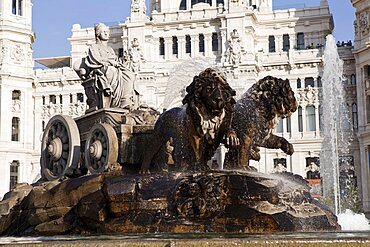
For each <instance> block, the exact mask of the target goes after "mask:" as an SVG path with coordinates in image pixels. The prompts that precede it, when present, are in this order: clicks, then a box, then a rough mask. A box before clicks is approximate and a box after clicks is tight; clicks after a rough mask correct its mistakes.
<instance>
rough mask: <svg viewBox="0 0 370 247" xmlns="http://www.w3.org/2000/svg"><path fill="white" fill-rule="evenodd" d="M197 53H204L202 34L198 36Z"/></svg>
mask: <svg viewBox="0 0 370 247" xmlns="http://www.w3.org/2000/svg"><path fill="white" fill-rule="evenodd" d="M199 52H204V34H202V33H201V34H199Z"/></svg>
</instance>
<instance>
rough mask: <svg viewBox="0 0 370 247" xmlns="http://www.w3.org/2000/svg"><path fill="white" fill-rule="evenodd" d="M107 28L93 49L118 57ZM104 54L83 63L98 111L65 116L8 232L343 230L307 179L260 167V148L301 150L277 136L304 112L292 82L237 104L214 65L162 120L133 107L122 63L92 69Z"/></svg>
mask: <svg viewBox="0 0 370 247" xmlns="http://www.w3.org/2000/svg"><path fill="white" fill-rule="evenodd" d="M99 25H100V26H98V27H97V28H96V36H97V43H96V44H95V45H94V46H92V48H91V49H95V48H96V49H98V48H99V49H105V50H107V51H110V50H111V49H110V48H109V47H107V46H106V45H107V43H104V42H99V40H98V39H99V37H100V38H101V39H102V40H103V41H106V40H107V36H108V35H107V34H109V33H108V32H106V31H107V30H106V28H105V27H104V25H102V24H99ZM104 30H105V31H104ZM99 35H100V36H99ZM97 46H100V47H98V48H97ZM92 55H94V50H92V51H91V52H89V55H88V57H86V58H83V59H82V60H81V61H78V62H77V64H75V66H74V68H75V69H76V71H77V72H78V74H79V76H80V77H81V79H82V80H83V82H82V85H83V86H84V88H85V91H86V95H87V96H88V101H87V103H88V105H89V109H88V110H87V111H86V114H85V115H84V116H81V117H79V118H76V119H72V118H71V117H68V116H63V115H56V116H54V117H53V118H52V119H51V120H50V121H49V123H48V124H47V126H46V129H45V131H44V134H43V137H42V150H41V151H42V152H41V165H42V169H41V173H42V178H41V179H40V180H39V181H38V182H36V183H35V184H32V185H27V184H21V185H19V186H17V187H16V188H15V189H14V190H12V191H10V192H9V193H7V194H6V195H5V196H4V199H3V201H2V202H0V215H1V217H0V234H1V235H7V236H24V235H33V236H35V235H36V236H45V235H51V236H55V235H104V234H105V235H112V234H138V233H140V234H148V233H171V234H175V233H176V234H178V233H225V234H226V233H228V234H231V233H233V234H234V233H261V232H263V233H266V232H268V233H277V232H304V231H316V232H321V231H337V230H339V229H340V226H339V225H338V223H337V218H336V217H335V215H334V214H333V213H332V212H331V211H330V210H329V209H328V208H327V207H326V206H325V205H323V204H321V203H320V202H319V201H317V200H315V199H313V198H312V197H311V194H310V192H309V190H310V188H309V186H308V185H307V183H306V182H305V180H304V179H303V178H302V177H300V176H297V175H293V174H290V173H283V174H274V175H268V174H263V173H259V172H256V171H254V170H252V169H248V160H249V159H258V158H259V153H258V151H259V147H260V146H264V147H267V148H279V149H282V150H283V151H285V152H286V153H287V154H292V153H293V152H294V149H293V146H292V144H290V143H289V142H288V141H287V140H286V139H284V138H281V137H278V136H274V135H270V133H271V130H272V128H273V125H274V122H275V121H274V119H276V118H278V117H279V116H282V115H287V116H289V115H290V114H291V113H292V112H294V111H295V110H296V109H297V102H296V99H295V97H294V92H293V91H292V90H291V88H290V85H289V81H288V80H282V79H279V78H275V77H272V76H267V77H265V78H263V79H261V80H259V81H258V82H257V83H256V84H255V85H253V86H252V87H251V90H249V91H248V92H247V93H246V94H245V95H244V96H243V98H242V99H241V100H240V101H239V102H238V103H237V102H236V101H235V99H234V97H235V95H236V92H235V91H234V90H233V89H232V88H231V87H230V85H229V84H228V82H227V80H226V77H225V76H224V75H223V74H222V73H220V72H219V71H218V70H217V69H214V68H207V69H205V70H204V71H201V72H200V73H199V74H197V75H195V76H194V77H193V78H192V81H191V80H189V82H188V83H189V84H187V85H188V86H187V87H186V89H185V90H186V93H185V95H184V98H183V99H182V106H181V107H175V108H172V109H170V110H168V111H166V112H164V113H163V114H161V116H159V118H158V119H157V121H156V122H155V121H154V120H155V117H156V111H154V110H150V109H149V110H148V109H146V108H145V109H141V108H140V107H138V105H139V104H135V102H130V101H131V100H133V99H134V97H126V96H125V93H127V90H126V89H124V88H123V87H122V85H120V83H118V82H119V81H118V80H117V81H115V79H114V78H121V79H125V80H126V81H125V82H126V83H127V85H126V86H127V88H130V87H129V86H130V85H129V84H130V83H129V82H130V81H131V80H132V79H134V77H133V76H132V73H130V72H128V71H127V68H125V67H124V65H123V64H120V63H117V61H116V60H113V61H110V64H108V65H107V64H105V66H104V67H103V69H102V66H101V64H93V65H94V66H92V61H93V62H96V63H98V60H97V59H94V58H93V57H90V56H92ZM90 60H91V61H90ZM106 67H107V68H106ZM108 72H109V73H108ZM113 75H115V76H113ZM127 104H128V105H127ZM234 105H235V107H234ZM250 106H253V107H250ZM253 110H254V111H255V112H256V114H251V116H253V117H252V118H248V117H247V116H249V114H250V111H253ZM233 118H234V120H235V121H234V120H233ZM154 122H155V126H154V128H153V123H154ZM256 124H258V125H256ZM236 129H238V130H237V131H236ZM241 139H243V142H241V143H242V144H243V145H240V146H241V148H239V145H238V144H239V140H241ZM220 144H224V145H226V146H227V147H229V148H230V149H234V151H235V152H231V153H233V154H229V156H230V160H236V163H233V164H231V165H230V166H229V168H231V169H230V170H217V169H211V168H210V167H209V165H208V161H209V160H210V159H211V157H212V156H213V155H214V154H215V151H216V149H217V147H218V146H219V145H220ZM243 152H244V153H243ZM232 155H235V156H234V157H233V156H232ZM237 156H238V157H239V159H236V157H237ZM234 158H235V159H234ZM140 164H141V169H140V173H139V168H140Z"/></svg>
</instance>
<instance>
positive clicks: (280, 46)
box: [275, 36, 283, 52]
mask: <svg viewBox="0 0 370 247" xmlns="http://www.w3.org/2000/svg"><path fill="white" fill-rule="evenodd" d="M275 37H276V40H275V49H276V52H281V51H282V50H283V41H282V40H283V39H282V36H275Z"/></svg>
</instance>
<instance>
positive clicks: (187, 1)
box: [186, 0, 191, 10]
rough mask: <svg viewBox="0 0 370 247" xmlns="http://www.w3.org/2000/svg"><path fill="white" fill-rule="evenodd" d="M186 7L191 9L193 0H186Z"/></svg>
mask: <svg viewBox="0 0 370 247" xmlns="http://www.w3.org/2000/svg"><path fill="white" fill-rule="evenodd" d="M186 9H187V10H190V9H191V0H186Z"/></svg>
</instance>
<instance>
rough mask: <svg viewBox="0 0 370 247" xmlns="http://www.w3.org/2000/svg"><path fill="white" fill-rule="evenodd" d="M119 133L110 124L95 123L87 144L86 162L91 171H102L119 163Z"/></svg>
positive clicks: (93, 172)
mask: <svg viewBox="0 0 370 247" xmlns="http://www.w3.org/2000/svg"><path fill="white" fill-rule="evenodd" d="M117 158H118V140H117V134H116V132H115V131H114V129H113V127H112V126H111V125H109V124H105V123H103V124H100V123H99V124H95V125H94V126H93V127H92V128H91V129H90V131H89V134H88V136H87V139H86V145H85V164H86V166H87V169H89V171H90V173H92V174H95V173H102V172H104V171H106V170H108V168H110V167H111V166H112V165H114V164H116V163H117Z"/></svg>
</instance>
